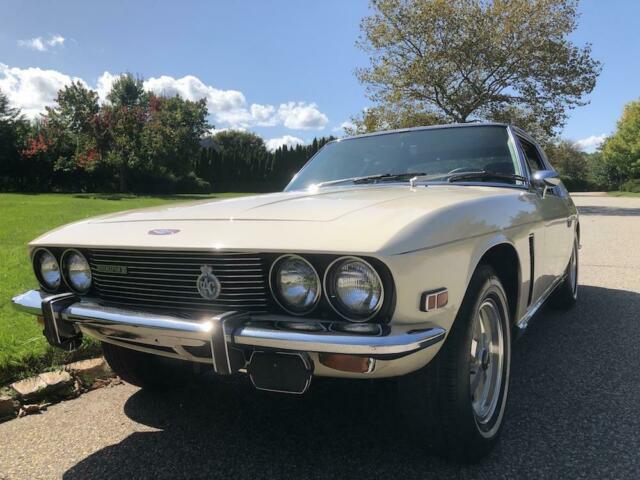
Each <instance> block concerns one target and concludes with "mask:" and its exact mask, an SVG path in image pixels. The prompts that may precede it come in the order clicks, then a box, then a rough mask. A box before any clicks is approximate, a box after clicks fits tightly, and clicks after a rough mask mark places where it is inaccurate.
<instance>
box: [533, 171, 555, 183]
mask: <svg viewBox="0 0 640 480" xmlns="http://www.w3.org/2000/svg"><path fill="white" fill-rule="evenodd" d="M561 182H562V180H560V177H559V176H558V172H556V171H555V170H538V171H537V172H536V173H534V174H533V183H535V184H536V185H538V186H541V187H557V186H558V185H560V183H561Z"/></svg>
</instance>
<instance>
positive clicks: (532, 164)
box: [518, 137, 546, 173]
mask: <svg viewBox="0 0 640 480" xmlns="http://www.w3.org/2000/svg"><path fill="white" fill-rule="evenodd" d="M518 140H520V145H521V146H522V150H523V151H524V156H525V158H526V160H527V165H528V166H529V171H530V172H531V173H535V172H537V171H539V170H545V169H546V167H545V166H544V162H543V161H542V158H540V154H539V153H538V149H537V148H536V147H535V146H534V145H533V144H532V143H531V142H527V141H526V140H524V139H523V138H520V137H518Z"/></svg>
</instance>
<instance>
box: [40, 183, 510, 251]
mask: <svg viewBox="0 0 640 480" xmlns="http://www.w3.org/2000/svg"><path fill="white" fill-rule="evenodd" d="M521 193H522V191H521V190H518V189H512V188H497V187H484V186H482V187H474V186H461V185H455V186H453V185H452V186H447V185H443V186H428V187H425V186H420V187H417V188H413V189H411V188H409V186H405V185H402V186H398V185H385V186H371V185H367V186H357V187H336V188H324V189H321V190H320V191H318V192H315V193H312V192H280V193H273V194H266V195H256V196H248V197H240V198H234V199H227V200H218V201H216V200H206V201H199V202H192V203H188V204H170V205H167V206H163V207H154V208H147V209H141V210H133V211H130V212H123V213H117V214H110V215H105V216H102V217H96V218H92V219H88V220H84V221H81V222H77V223H74V224H71V225H67V226H65V227H61V228H59V229H57V230H54V231H52V232H49V233H47V234H45V235H43V236H42V237H40V238H38V239H36V240H35V241H34V242H32V243H31V245H32V246H37V245H50V246H75V247H87V248H91V247H113V248H147V249H148V248H158V249H203V250H211V249H231V250H261V251H296V252H308V251H314V252H350V253H362V254H374V253H377V252H380V253H381V252H384V251H386V252H388V253H393V252H398V251H401V250H402V249H405V250H410V249H411V248H414V247H415V248H421V247H424V246H428V244H429V243H433V242H441V241H443V239H444V240H447V241H449V240H455V238H451V234H450V233H446V232H444V231H443V228H442V227H443V226H442V224H441V223H442V215H443V214H444V213H445V212H447V211H451V210H452V209H457V211H458V212H462V213H458V215H460V214H462V216H464V215H465V214H464V212H465V210H460V208H462V206H463V205H468V204H478V206H480V208H481V205H482V204H483V203H486V202H491V205H492V209H493V210H495V205H496V204H495V201H496V199H497V200H498V203H504V202H505V201H506V199H508V198H514V197H516V198H517V197H518V196H519V195H521ZM500 199H502V200H500ZM487 205H488V204H487ZM476 211H477V210H476ZM429 218H431V219H432V222H433V229H432V231H433V233H434V234H435V235H431V237H432V238H431V239H428V238H408V237H409V236H410V233H411V231H412V228H414V227H415V226H416V225H417V223H419V224H420V225H422V224H423V223H424V221H427V220H428V219H429ZM438 218H440V220H438ZM468 220H469V218H467V221H466V223H468ZM462 223H463V224H464V223H465V222H464V221H463V222H462ZM483 224H484V225H486V227H496V226H495V225H493V226H491V225H489V224H488V223H487V222H483ZM153 230H155V232H152V231H153ZM158 230H159V231H160V232H158ZM446 230H447V231H448V230H449V228H447V229H446ZM465 230H466V229H465V226H464V225H461V228H459V229H458V232H459V233H458V234H457V235H466V234H467V233H466V232H465ZM150 232H151V233H150ZM157 233H164V234H163V235H162V234H161V235H157ZM474 233H475V234H477V233H480V232H477V231H476V232H474ZM423 237H424V235H423ZM425 243H426V245H425Z"/></svg>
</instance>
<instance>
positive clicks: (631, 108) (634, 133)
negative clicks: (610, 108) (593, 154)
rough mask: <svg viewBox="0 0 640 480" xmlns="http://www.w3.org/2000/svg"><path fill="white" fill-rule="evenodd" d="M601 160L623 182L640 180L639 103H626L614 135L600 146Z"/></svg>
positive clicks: (617, 186)
mask: <svg viewBox="0 0 640 480" xmlns="http://www.w3.org/2000/svg"><path fill="white" fill-rule="evenodd" d="M602 158H603V160H604V162H605V163H606V164H607V165H608V167H609V169H610V170H611V171H612V172H613V175H615V176H617V177H618V182H617V183H618V185H615V186H614V187H615V188H619V187H620V184H621V183H622V182H623V181H626V180H629V179H637V178H640V101H634V102H630V103H628V104H627V105H626V106H625V107H624V111H623V112H622V117H620V120H618V123H617V128H616V131H615V133H614V134H613V135H612V136H610V137H609V138H607V139H606V140H605V142H604V144H603V145H602Z"/></svg>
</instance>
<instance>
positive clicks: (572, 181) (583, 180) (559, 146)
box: [545, 140, 591, 191]
mask: <svg viewBox="0 0 640 480" xmlns="http://www.w3.org/2000/svg"><path fill="white" fill-rule="evenodd" d="M545 153H546V154H547V157H548V158H549V161H550V162H551V165H553V166H554V168H555V169H556V170H557V171H558V173H559V174H560V176H561V177H562V181H563V182H564V184H565V186H566V187H567V188H568V189H569V190H571V191H583V190H588V189H589V187H590V180H591V178H590V165H589V163H588V160H587V154H586V153H584V152H583V151H581V150H580V149H579V148H578V147H577V146H576V144H575V143H574V142H572V141H570V140H558V141H556V142H552V143H549V144H547V145H546V147H545Z"/></svg>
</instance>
